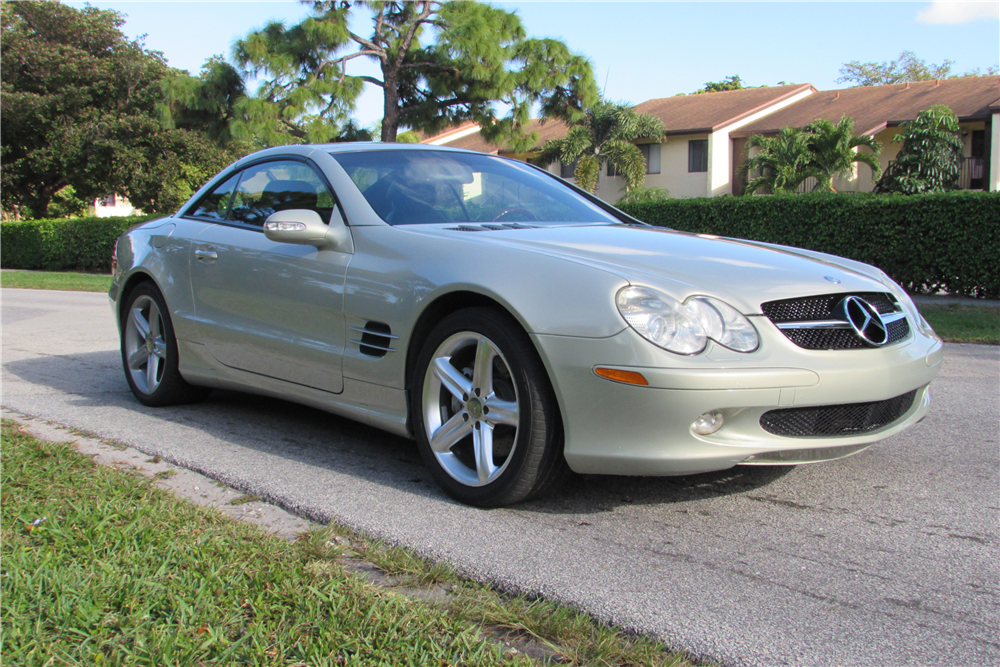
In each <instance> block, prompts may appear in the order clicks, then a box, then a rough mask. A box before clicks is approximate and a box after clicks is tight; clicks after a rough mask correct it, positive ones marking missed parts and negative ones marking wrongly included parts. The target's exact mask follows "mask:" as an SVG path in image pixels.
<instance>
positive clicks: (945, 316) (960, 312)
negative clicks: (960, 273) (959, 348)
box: [918, 303, 1000, 345]
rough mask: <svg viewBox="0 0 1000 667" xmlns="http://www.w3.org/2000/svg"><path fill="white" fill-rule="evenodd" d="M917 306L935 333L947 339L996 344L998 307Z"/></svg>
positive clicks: (999, 321) (999, 320) (999, 325)
mask: <svg viewBox="0 0 1000 667" xmlns="http://www.w3.org/2000/svg"><path fill="white" fill-rule="evenodd" d="M918 308H919V309H920V312H921V314H923V316H924V318H925V319H926V320H927V321H928V322H929V323H930V325H931V326H932V327H934V331H935V332H937V335H939V336H941V338H943V339H945V340H947V341H951V342H955V343H989V344H991V345H1000V308H998V307H996V306H966V305H963V304H957V303H955V304H942V305H926V306H925V305H920V306H918Z"/></svg>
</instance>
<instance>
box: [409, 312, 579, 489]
mask: <svg viewBox="0 0 1000 667" xmlns="http://www.w3.org/2000/svg"><path fill="white" fill-rule="evenodd" d="M410 395H411V402H412V404H411V414H412V415H413V419H414V430H415V431H416V436H417V442H418V444H419V447H420V453H421V455H422V456H423V458H424V461H425V462H426V463H427V465H428V466H429V467H430V469H431V471H432V472H433V474H434V476H435V478H436V479H437V480H438V482H439V483H440V484H441V486H442V487H444V489H445V490H446V491H447V492H448V493H449V494H450V495H451V496H452V497H454V498H456V499H457V500H460V501H462V502H465V503H469V504H471V505H478V506H481V507H493V506H499V505H509V504H512V503H516V502H520V501H523V500H527V499H529V498H532V497H534V496H536V495H539V494H541V493H543V492H546V491H548V490H550V489H551V488H552V487H554V486H555V484H556V483H557V482H558V481H559V480H561V478H562V477H563V476H564V475H565V473H566V472H567V470H568V469H567V466H566V462H565V459H564V458H563V452H562V430H561V427H560V421H559V414H558V409H557V406H556V401H555V396H554V394H553V392H552V388H551V386H550V385H549V382H548V377H547V375H546V373H545V369H544V367H543V366H542V363H541V360H540V359H539V358H538V355H537V353H536V352H535V349H534V347H533V346H532V344H531V341H530V340H529V339H528V337H527V335H526V334H525V333H524V332H523V331H522V330H521V328H520V326H519V325H518V323H517V322H516V321H515V320H513V319H512V318H510V317H509V316H508V315H507V314H506V313H502V312H499V311H496V310H492V309H487V308H470V309H468V310H462V311H459V312H457V313H454V314H452V315H450V316H448V317H447V318H445V319H444V320H443V321H442V322H441V323H440V324H439V325H438V326H437V327H435V328H434V330H433V331H432V332H431V334H430V336H429V337H428V339H427V341H426V342H425V343H424V347H423V349H422V351H421V353H420V356H419V358H418V360H417V368H416V373H415V374H414V383H413V386H412V387H411V392H410Z"/></svg>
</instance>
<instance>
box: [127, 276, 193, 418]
mask: <svg viewBox="0 0 1000 667" xmlns="http://www.w3.org/2000/svg"><path fill="white" fill-rule="evenodd" d="M121 351H122V368H123V369H124V370H125V379H126V380H127V381H128V386H129V388H130V389H131V390H132V393H133V394H134V395H135V397H136V398H137V399H139V402H140V403H142V404H143V405H149V406H153V407H161V406H165V405H178V404H181V403H192V402H195V401H200V400H202V399H204V398H205V397H206V396H208V394H209V392H210V391H211V390H210V389H207V388H205V387H195V386H193V385H190V384H188V383H187V382H186V381H185V380H184V378H183V377H181V374H180V371H179V370H178V368H177V366H178V360H179V356H178V353H177V338H176V337H175V336H174V326H173V323H172V322H171V321H170V311H169V310H167V304H166V302H165V301H164V300H163V295H162V294H160V290H158V289H157V288H156V286H155V285H154V284H153V283H151V282H144V283H141V284H140V285H139V286H137V287H136V288H135V289H133V290H132V291H131V292H129V294H128V296H127V301H126V307H125V309H124V310H123V311H122V322H121Z"/></svg>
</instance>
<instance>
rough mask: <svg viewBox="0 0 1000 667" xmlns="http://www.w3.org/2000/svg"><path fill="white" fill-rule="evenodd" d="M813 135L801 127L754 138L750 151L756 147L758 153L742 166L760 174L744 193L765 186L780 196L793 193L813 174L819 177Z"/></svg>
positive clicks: (749, 143) (751, 192)
mask: <svg viewBox="0 0 1000 667" xmlns="http://www.w3.org/2000/svg"><path fill="white" fill-rule="evenodd" d="M809 137H810V135H808V134H807V133H805V132H803V131H802V130H800V129H799V128H797V127H785V128H782V130H781V131H780V132H779V133H778V135H777V136H774V137H765V136H761V135H759V134H755V135H753V136H752V137H750V139H749V140H748V141H747V151H749V150H750V149H751V148H756V149H757V153H756V154H755V155H753V156H751V157H748V158H747V160H746V162H744V163H743V166H742V167H741V169H742V170H743V171H744V173H748V174H751V173H756V174H757V176H755V177H754V178H753V179H751V181H750V182H749V183H747V187H746V189H745V190H744V191H743V194H746V195H751V194H753V193H755V192H756V191H757V190H760V189H762V188H763V189H769V190H770V191H771V192H772V193H773V194H776V195H779V194H792V193H794V192H795V191H796V190H798V188H799V186H800V185H802V182H803V181H805V180H806V179H807V178H809V177H810V176H816V177H817V178H818V176H819V174H818V172H817V169H816V167H815V166H814V165H813V164H812V158H813V153H812V151H810V150H809V140H810V139H809Z"/></svg>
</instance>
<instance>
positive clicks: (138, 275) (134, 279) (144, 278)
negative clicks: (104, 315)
mask: <svg viewBox="0 0 1000 667" xmlns="http://www.w3.org/2000/svg"><path fill="white" fill-rule="evenodd" d="M146 282H150V283H153V285H155V286H156V289H157V290H159V291H160V294H163V288H162V287H160V284H159V283H157V282H156V279H155V278H153V275H152V274H150V273H147V272H146V271H143V270H142V269H136V270H135V271H133V272H132V273H131V274H130V275H129V277H128V278H126V279H125V282H124V283H122V285H121V287H119V288H118V300H117V302H116V303H115V306H116V311H117V312H116V314H117V316H118V324H119V325H120V324H121V321H122V316H123V315H124V314H125V312H124V309H125V304H126V303H128V297H129V295H130V294H131V293H132V290H134V289H135V288H136V287H138V286H139V285H141V284H142V283H146Z"/></svg>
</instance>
